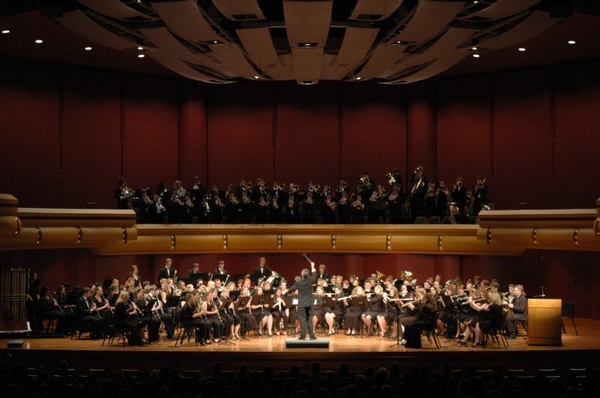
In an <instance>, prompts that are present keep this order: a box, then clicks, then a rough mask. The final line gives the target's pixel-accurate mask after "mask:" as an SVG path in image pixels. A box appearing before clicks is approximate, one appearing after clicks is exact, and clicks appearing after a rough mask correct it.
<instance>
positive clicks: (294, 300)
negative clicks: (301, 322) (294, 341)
mask: <svg viewBox="0 0 600 398" xmlns="http://www.w3.org/2000/svg"><path fill="white" fill-rule="evenodd" d="M283 300H284V301H285V306H286V307H287V308H288V310H289V314H288V336H296V324H295V322H294V323H293V322H292V311H294V313H295V314H296V319H298V295H297V294H290V295H288V296H285V297H284V298H283ZM296 319H294V321H295V320H296ZM289 329H292V330H293V331H294V333H290V331H289Z"/></svg>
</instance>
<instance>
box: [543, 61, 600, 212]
mask: <svg viewBox="0 0 600 398" xmlns="http://www.w3.org/2000/svg"><path fill="white" fill-rule="evenodd" d="M599 68H600V62H598V61H596V62H590V63H588V64H583V65H568V66H564V67H562V68H558V70H557V74H556V108H555V109H556V156H555V167H554V170H555V176H556V185H555V189H556V190H555V195H553V199H554V201H553V205H554V206H559V203H560V206H562V207H569V208H589V207H590V205H591V206H593V203H595V201H596V199H597V198H598V197H600V192H599V190H598V184H597V183H596V182H597V181H599V180H600V158H599V157H598V148H600V123H599V121H600V117H599V116H598V104H600V75H598V73H597V71H598V70H599ZM580 177H581V178H580ZM561 199H563V200H561ZM564 199H566V200H564Z"/></svg>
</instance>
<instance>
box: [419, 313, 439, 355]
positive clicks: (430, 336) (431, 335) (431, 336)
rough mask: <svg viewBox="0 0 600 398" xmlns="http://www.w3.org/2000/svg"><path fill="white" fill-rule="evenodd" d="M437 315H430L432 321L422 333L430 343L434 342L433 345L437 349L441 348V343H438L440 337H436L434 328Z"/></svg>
mask: <svg viewBox="0 0 600 398" xmlns="http://www.w3.org/2000/svg"><path fill="white" fill-rule="evenodd" d="M437 318H438V317H437V315H436V316H435V317H432V323H431V324H430V325H428V326H427V327H425V328H424V329H423V333H425V336H426V337H427V340H428V341H429V342H430V343H433V344H435V347H436V348H437V349H438V350H439V349H440V348H442V344H441V343H440V339H438V336H437V333H436V330H437Z"/></svg>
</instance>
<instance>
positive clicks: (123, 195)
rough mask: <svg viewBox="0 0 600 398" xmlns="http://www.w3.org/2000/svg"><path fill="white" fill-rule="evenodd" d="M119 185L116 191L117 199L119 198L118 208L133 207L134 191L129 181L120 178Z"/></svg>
mask: <svg viewBox="0 0 600 398" xmlns="http://www.w3.org/2000/svg"><path fill="white" fill-rule="evenodd" d="M118 184H119V187H118V188H117V190H116V191H115V199H117V208H119V209H131V208H132V207H131V201H132V199H133V194H134V191H133V189H131V188H129V187H128V186H127V181H125V179H124V178H121V179H120V180H119V183H118Z"/></svg>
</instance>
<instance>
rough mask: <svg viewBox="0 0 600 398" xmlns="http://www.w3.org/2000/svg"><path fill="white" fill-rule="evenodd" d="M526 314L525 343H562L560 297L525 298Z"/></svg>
mask: <svg viewBox="0 0 600 398" xmlns="http://www.w3.org/2000/svg"><path fill="white" fill-rule="evenodd" d="M527 314H528V320H527V344H529V345H561V344H562V333H561V332H562V329H561V320H560V317H561V315H562V300H561V299H546V298H542V299H535V298H532V299H529V300H527Z"/></svg>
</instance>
